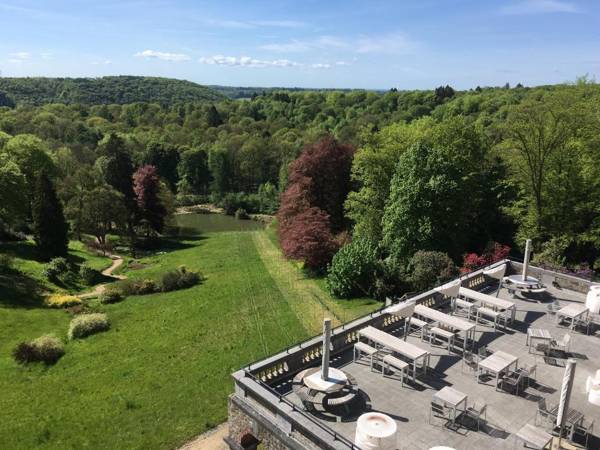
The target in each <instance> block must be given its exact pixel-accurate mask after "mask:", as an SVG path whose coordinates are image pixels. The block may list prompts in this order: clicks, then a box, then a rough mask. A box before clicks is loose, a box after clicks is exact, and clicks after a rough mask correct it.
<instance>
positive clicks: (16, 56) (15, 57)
mask: <svg viewBox="0 0 600 450" xmlns="http://www.w3.org/2000/svg"><path fill="white" fill-rule="evenodd" d="M8 57H9V58H8V62H9V63H11V64H23V63H24V62H26V61H28V60H29V59H31V53H28V52H14V53H9V54H8Z"/></svg>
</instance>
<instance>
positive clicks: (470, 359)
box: [462, 350, 477, 371]
mask: <svg viewBox="0 0 600 450" xmlns="http://www.w3.org/2000/svg"><path fill="white" fill-rule="evenodd" d="M462 366H463V368H464V366H467V367H469V369H471V370H473V371H477V357H476V356H475V355H474V354H473V352H470V351H468V350H465V351H464V353H463V357H462Z"/></svg>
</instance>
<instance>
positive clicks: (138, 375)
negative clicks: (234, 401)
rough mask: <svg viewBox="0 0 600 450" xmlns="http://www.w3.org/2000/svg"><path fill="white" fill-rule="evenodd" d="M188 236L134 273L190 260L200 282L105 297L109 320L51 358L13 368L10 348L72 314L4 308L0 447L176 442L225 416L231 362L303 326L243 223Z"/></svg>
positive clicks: (263, 350) (261, 352) (297, 334)
mask: <svg viewBox="0 0 600 450" xmlns="http://www.w3.org/2000/svg"><path fill="white" fill-rule="evenodd" d="M184 244H185V245H189V247H188V248H185V249H179V250H177V251H173V252H170V253H168V254H166V255H163V256H162V257H161V263H160V265H154V266H151V267H148V268H146V269H143V270H140V271H136V272H132V273H131V275H135V276H149V275H154V274H156V273H157V272H158V271H160V270H162V268H165V267H167V266H177V265H180V264H186V265H187V266H188V267H190V268H192V269H200V270H201V271H202V272H203V273H204V274H205V275H206V276H207V280H206V282H205V283H204V284H203V285H200V286H196V287H194V288H191V289H188V290H184V291H179V292H173V293H169V294H157V295H151V296H145V297H137V298H136V297H131V298H129V299H127V300H126V301H124V302H122V303H120V304H116V305H110V306H107V307H105V309H106V311H107V312H108V314H109V317H110V319H111V322H112V329H111V330H110V331H109V332H106V333H103V334H100V335H96V336H92V337H90V338H88V339H86V340H83V341H81V342H76V343H69V344H68V345H67V354H66V355H65V356H64V357H63V358H62V359H61V360H60V361H59V362H58V363H57V364H56V366H54V367H52V368H50V369H45V368H43V367H31V368H29V367H28V368H21V367H19V366H17V365H16V364H15V363H14V362H13V361H12V359H11V358H10V352H11V350H12V348H13V347H14V345H15V344H16V343H17V342H19V341H20V340H23V339H31V338H34V337H36V336H38V335H40V334H42V333H45V332H55V333H57V334H58V335H59V336H64V335H65V333H66V330H67V327H68V322H69V317H68V315H67V314H66V313H65V312H62V311H54V310H43V309H32V310H26V309H16V308H13V309H0V392H2V393H3V399H2V403H3V407H2V408H1V409H0V423H2V424H3V426H2V427H0V442H2V443H3V444H4V447H5V448H31V447H35V446H39V447H42V448H62V447H64V446H65V445H67V446H68V447H75V448H80V447H92V448H170V447H173V446H175V445H177V444H179V443H181V442H182V441H183V440H185V439H187V438H189V437H191V436H193V435H195V434H197V433H200V432H202V431H204V430H205V429H207V428H209V427H211V426H213V425H215V424H217V423H219V422H222V421H224V420H225V419H226V415H227V411H226V396H227V394H228V393H229V392H230V391H231V388H232V385H231V381H230V373H231V372H232V371H233V370H235V369H237V368H238V367H240V366H241V365H242V364H244V363H247V362H250V361H252V360H254V359H258V358H260V357H262V356H265V355H267V354H270V353H273V352H275V351H277V350H278V349H280V348H282V347H284V346H285V345H287V344H289V343H292V342H294V341H297V340H299V339H302V338H304V337H306V336H307V334H306V331H305V330H304V328H303V327H302V325H301V324H300V322H299V321H298V320H297V319H296V316H295V315H294V313H293V312H292V311H291V309H290V308H289V306H288V304H287V303H286V301H285V299H284V298H283V296H282V294H281V292H280V291H279V290H278V289H277V287H276V286H275V284H274V282H273V280H272V279H271V278H270V277H269V276H268V273H267V271H266V270H265V268H264V266H263V265H262V262H261V260H260V257H259V255H258V253H257V251H256V248H255V247H254V245H253V242H252V240H251V239H248V238H247V237H246V235H245V234H244V233H218V234H214V235H210V236H209V238H208V239H205V240H199V241H188V242H185V243H184Z"/></svg>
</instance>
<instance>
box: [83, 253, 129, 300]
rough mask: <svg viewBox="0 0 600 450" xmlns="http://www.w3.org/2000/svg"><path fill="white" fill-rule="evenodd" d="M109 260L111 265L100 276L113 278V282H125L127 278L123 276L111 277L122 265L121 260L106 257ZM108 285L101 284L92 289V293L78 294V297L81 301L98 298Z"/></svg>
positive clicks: (119, 257) (115, 256)
mask: <svg viewBox="0 0 600 450" xmlns="http://www.w3.org/2000/svg"><path fill="white" fill-rule="evenodd" d="M108 257H109V258H110V259H112V264H111V265H110V267H108V268H107V269H104V270H103V271H102V275H104V276H105V277H110V278H114V279H115V280H125V279H127V277H126V276H125V275H113V272H114V271H115V270H117V269H118V268H119V267H121V265H122V264H123V258H122V257H121V256H119V255H108ZM108 284H110V283H102V284H99V285H98V286H96V287H95V288H94V290H93V291H89V292H85V293H83V294H79V295H78V297H79V298H82V299H86V298H93V297H98V296H99V295H100V294H102V293H103V292H104V291H105V290H106V285H108Z"/></svg>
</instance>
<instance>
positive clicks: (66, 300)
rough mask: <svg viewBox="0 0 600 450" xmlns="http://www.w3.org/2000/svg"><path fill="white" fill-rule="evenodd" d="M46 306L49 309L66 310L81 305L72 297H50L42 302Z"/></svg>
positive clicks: (59, 295)
mask: <svg viewBox="0 0 600 450" xmlns="http://www.w3.org/2000/svg"><path fill="white" fill-rule="evenodd" d="M44 303H45V304H46V306H49V307H50V308H67V307H70V306H76V305H81V303H82V301H81V299H80V298H79V297H75V296H74V295H63V294H58V295H50V296H48V297H46V299H45V300H44Z"/></svg>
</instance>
